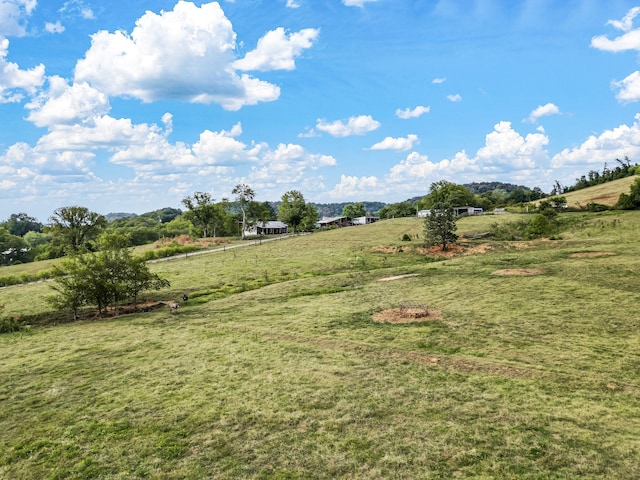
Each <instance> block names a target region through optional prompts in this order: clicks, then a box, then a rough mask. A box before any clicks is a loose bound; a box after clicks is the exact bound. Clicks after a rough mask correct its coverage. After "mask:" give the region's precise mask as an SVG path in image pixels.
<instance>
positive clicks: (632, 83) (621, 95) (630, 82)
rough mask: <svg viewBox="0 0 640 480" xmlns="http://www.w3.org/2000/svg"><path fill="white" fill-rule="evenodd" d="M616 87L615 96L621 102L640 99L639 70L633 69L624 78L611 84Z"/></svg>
mask: <svg viewBox="0 0 640 480" xmlns="http://www.w3.org/2000/svg"><path fill="white" fill-rule="evenodd" d="M611 85H612V86H613V88H617V89H618V93H616V98H617V99H618V101H620V102H623V103H628V102H636V101H638V100H640V72H639V71H637V70H636V71H635V72H633V73H632V74H630V75H628V76H627V77H626V78H625V79H623V80H620V81H619V82H613V83H612V84H611Z"/></svg>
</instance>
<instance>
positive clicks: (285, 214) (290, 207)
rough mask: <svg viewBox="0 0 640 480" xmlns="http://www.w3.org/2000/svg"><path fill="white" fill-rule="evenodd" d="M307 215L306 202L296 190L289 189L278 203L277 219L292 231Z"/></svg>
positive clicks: (294, 230) (296, 229) (295, 229)
mask: <svg viewBox="0 0 640 480" xmlns="http://www.w3.org/2000/svg"><path fill="white" fill-rule="evenodd" d="M305 215H307V202H305V199H304V195H302V193H300V192H299V191H298V190H291V191H289V192H287V193H285V194H284V195H282V199H281V202H280V205H278V220H280V221H281V222H284V223H286V224H287V225H288V226H289V227H291V231H293V232H294V233H295V232H296V231H298V228H299V227H300V224H301V223H302V221H303V219H304V218H305Z"/></svg>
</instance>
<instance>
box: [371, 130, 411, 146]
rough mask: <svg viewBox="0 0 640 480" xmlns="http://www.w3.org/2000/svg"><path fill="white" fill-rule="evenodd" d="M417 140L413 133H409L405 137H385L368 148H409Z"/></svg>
mask: <svg viewBox="0 0 640 480" xmlns="http://www.w3.org/2000/svg"><path fill="white" fill-rule="evenodd" d="M418 141H419V139H418V136H417V135H414V134H409V135H408V136H407V137H405V138H393V137H386V138H385V139H384V140H382V141H381V142H378V143H376V144H374V145H372V146H371V147H370V148H369V150H411V149H412V148H413V145H414V144H415V143H417V142H418Z"/></svg>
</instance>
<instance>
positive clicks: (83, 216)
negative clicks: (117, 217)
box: [46, 206, 107, 253]
mask: <svg viewBox="0 0 640 480" xmlns="http://www.w3.org/2000/svg"><path fill="white" fill-rule="evenodd" d="M49 221H50V222H51V225H49V226H48V227H46V230H47V231H48V232H49V233H51V236H52V241H53V242H54V243H55V244H58V245H61V246H62V247H63V248H64V249H65V250H66V251H68V252H70V253H78V252H80V251H81V250H90V249H91V247H92V242H93V241H94V240H95V239H96V238H97V237H98V235H99V234H100V232H101V231H102V229H104V228H105V227H106V226H107V220H106V218H105V217H104V216H102V215H100V214H99V213H96V212H91V211H89V209H88V208H85V207H78V206H72V207H61V208H58V209H57V210H55V211H54V212H53V215H52V216H51V217H49Z"/></svg>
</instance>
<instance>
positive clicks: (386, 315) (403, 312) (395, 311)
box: [372, 307, 442, 323]
mask: <svg viewBox="0 0 640 480" xmlns="http://www.w3.org/2000/svg"><path fill="white" fill-rule="evenodd" d="M372 318H373V321H374V322H377V323H417V322H429V321H431V320H439V319H441V318H442V312H440V311H439V310H432V309H426V308H421V307H409V308H391V309H388V310H382V311H381V312H376V313H374V314H373V316H372Z"/></svg>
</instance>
